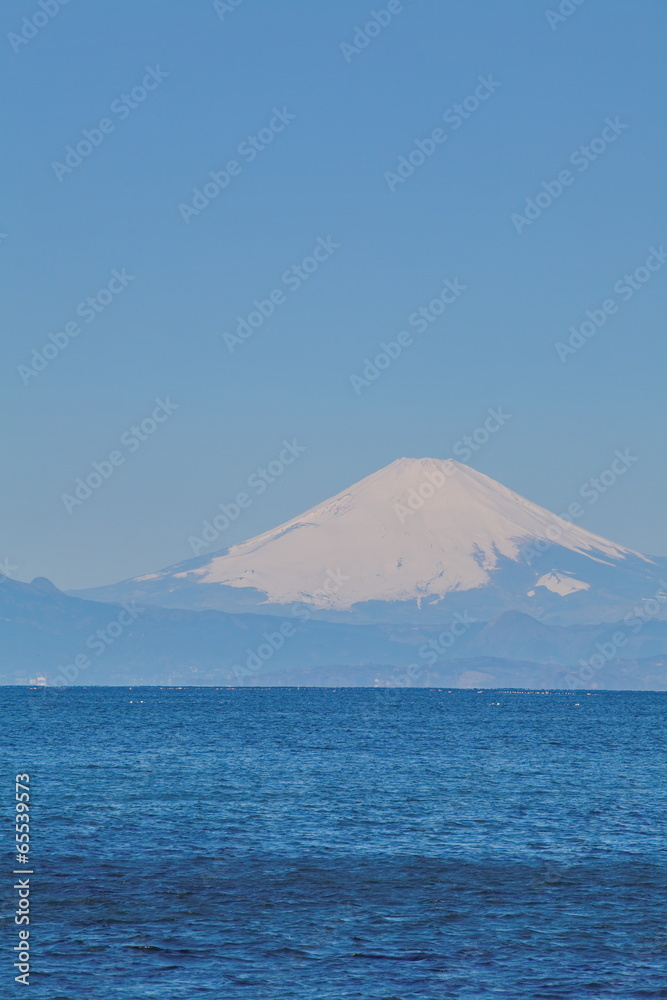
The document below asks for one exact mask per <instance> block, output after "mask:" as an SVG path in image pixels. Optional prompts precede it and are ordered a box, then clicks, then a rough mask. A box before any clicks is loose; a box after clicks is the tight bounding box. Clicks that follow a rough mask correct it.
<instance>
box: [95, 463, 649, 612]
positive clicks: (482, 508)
mask: <svg viewBox="0 0 667 1000" xmlns="http://www.w3.org/2000/svg"><path fill="white" fill-rule="evenodd" d="M582 511H583V508H582ZM660 572H663V573H664V570H662V571H661V570H660V569H659V567H658V565H657V564H656V563H655V562H654V561H652V560H650V559H647V558H646V557H645V556H642V555H640V554H639V553H637V552H633V551H632V550H631V549H627V548H624V547H623V546H620V545H616V544H614V543H613V542H610V541H607V540H606V539H604V538H600V537H599V536H597V535H593V534H591V533H590V532H588V531H586V530H585V529H584V528H582V527H580V526H579V525H578V524H572V523H570V522H568V521H566V520H563V519H561V518H559V517H557V516H556V515H554V514H551V513H550V512H549V511H547V510H545V509H544V508H542V507H539V506H538V505H537V504H534V503H531V502H530V501H529V500H526V499H525V498H524V497H522V496H520V495H519V494H517V493H514V492H513V491H512V490H510V489H507V487H505V486H502V485H501V484H500V483H498V482H496V481H495V480H493V479H491V478H490V477H489V476H485V475H484V474H483V473H481V472H477V471H476V470H475V469H471V468H470V467H469V466H467V465H463V464H462V463H461V462H455V461H452V460H449V459H446V460H443V459H436V458H399V459H396V461H394V462H391V464H390V465H387V466H385V467H384V468H382V469H379V470H378V471H377V472H374V473H372V474H371V475H369V476H366V477H365V478H364V479H361V480H360V481H359V482H357V483H354V484H353V485H352V486H350V487H348V489H346V490H342V491H341V492H340V493H337V494H336V495H335V496H333V497H331V498H329V499H328V500H325V501H323V502H322V503H319V504H317V505H316V506H315V507H312V508H311V509H310V510H308V511H306V512H305V513H303V514H300V515H299V516H298V517H295V518H293V519H292V520H290V521H286V522H285V523H284V524H280V525H278V527H276V528H272V529H271V530H270V531H266V532H264V533H263V534H261V535H257V536H256V537H254V538H250V539H249V540H248V541H245V542H243V543H241V544H239V545H233V546H231V547H230V548H229V549H226V550H224V551H222V552H218V553H214V554H212V555H210V556H199V557H197V558H195V559H190V560H187V561H186V562H183V563H180V564H178V565H176V566H171V567H169V568H168V569H166V570H163V571H162V572H159V573H153V574H150V575H149V576H144V577H139V578H137V579H135V580H128V581H125V582H124V583H121V584H117V585H114V586H109V587H101V588H98V589H97V590H93V591H86V592H83V595H82V596H86V597H92V598H93V599H97V600H107V601H108V600H125V599H128V598H134V599H136V600H140V601H143V602H145V603H154V604H162V605H166V606H170V607H184V608H195V609H201V608H215V609H218V610H223V611H231V610H235V611H239V610H240V611H255V612H269V613H272V614H288V613H289V606H291V605H292V604H294V603H297V602H298V603H299V604H304V603H305V604H306V605H308V606H309V607H310V608H311V609H312V610H313V613H316V614H319V615H320V616H325V617H326V616H328V617H330V618H334V619H339V618H341V617H343V618H348V619H351V620H356V621H371V620H375V621H398V620H402V621H408V622H422V621H448V620H451V616H452V615H453V614H456V613H461V612H464V611H465V612H466V614H468V613H472V614H474V615H475V617H476V618H477V619H481V620H489V619H490V618H492V617H494V616H495V615H497V614H500V613H502V612H504V611H508V610H511V611H520V612H522V613H526V614H530V615H533V616H535V617H538V618H543V620H552V621H562V622H565V621H569V622H573V621H591V620H596V621H601V620H611V621H613V620H618V619H620V618H621V617H623V615H624V614H625V613H626V612H627V611H629V610H631V609H632V608H633V606H635V605H636V602H637V601H638V600H641V599H645V598H646V596H647V595H648V596H651V595H652V594H653V592H654V591H655V586H656V585H655V581H657V580H658V578H659V573H660Z"/></svg>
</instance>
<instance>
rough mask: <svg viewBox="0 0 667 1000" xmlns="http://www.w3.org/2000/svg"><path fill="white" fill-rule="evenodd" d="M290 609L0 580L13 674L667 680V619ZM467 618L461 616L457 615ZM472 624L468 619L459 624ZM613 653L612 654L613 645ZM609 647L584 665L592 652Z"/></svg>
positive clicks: (96, 679) (664, 685)
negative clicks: (455, 617)
mask: <svg viewBox="0 0 667 1000" xmlns="http://www.w3.org/2000/svg"><path fill="white" fill-rule="evenodd" d="M296 610H297V611H298V614H294V615H293V614H291V613H289V614H287V615H286V616H285V617H283V618H282V619H276V618H275V617H272V616H268V615H258V614H248V615H235V614H226V613H224V612H219V611H199V612H198V611H184V610H176V609H167V608H159V607H149V606H143V607H142V606H141V605H139V604H135V603H133V602H131V601H130V602H125V605H114V604H103V603H101V602H99V601H86V600H82V599H80V598H76V597H70V596H68V595H67V594H64V593H62V592H61V591H59V590H57V588H55V587H54V586H53V584H51V583H49V582H48V581H46V580H42V579H38V580H34V581H33V582H32V583H31V584H26V583H18V582H16V581H13V580H7V579H5V580H4V581H3V582H2V583H0V685H4V684H21V683H23V684H26V683H28V680H29V679H30V677H35V676H36V675H38V674H45V675H46V678H47V682H48V685H49V687H48V688H47V691H48V692H49V693H50V692H52V691H53V690H54V689H55V688H57V687H58V686H65V687H67V686H69V685H70V684H75V685H91V684H121V685H127V686H131V685H141V684H176V685H187V684H204V685H218V686H229V685H232V686H236V685H253V686H269V685H271V686H274V685H284V684H293V685H316V686H333V687H348V686H352V687H354V686H368V687H434V686H447V687H477V688H489V687H509V686H512V687H521V688H547V689H548V688H570V687H577V688H580V689H581V688H611V689H629V690H659V691H665V690H667V623H665V622H659V621H651V622H648V623H646V625H645V626H644V627H643V628H640V629H634V628H632V627H627V628H626V629H625V633H626V634H625V635H624V641H623V642H622V643H619V642H618V635H619V629H618V626H617V625H611V626H610V625H588V626H557V625H546V624H544V623H543V622H537V621H535V620H534V619H531V618H528V617H527V616H525V615H521V614H517V613H515V612H508V613H505V614H503V615H501V616H500V617H499V618H498V619H496V620H495V621H493V622H488V623H487V622H478V623H465V624H466V628H465V629H463V630H462V631H461V634H459V635H458V636H456V635H455V634H454V633H453V632H452V633H451V635H452V636H454V641H452V642H450V641H448V635H449V634H450V631H451V630H446V631H445V630H443V629H442V626H433V625H426V626H414V625H400V624H399V625H379V624H368V625H356V624H345V623H333V622H327V621H320V620H317V619H315V618H314V617H312V618H311V617H309V616H308V611H307V610H306V609H304V608H302V607H300V608H298V609H296ZM452 624H456V623H452ZM458 624H460V622H459V623H458ZM600 651H602V653H603V654H604V655H601V652H600ZM591 657H597V660H593V661H592V662H593V663H594V664H595V663H597V662H599V661H600V660H602V661H603V662H602V665H601V666H599V667H596V669H594V670H593V669H589V670H587V671H584V675H583V676H582V675H581V661H582V660H587V659H590V658H591Z"/></svg>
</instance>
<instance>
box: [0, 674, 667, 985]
mask: <svg viewBox="0 0 667 1000" xmlns="http://www.w3.org/2000/svg"><path fill="white" fill-rule="evenodd" d="M0 702H1V712H0V714H1V716H2V718H1V723H2V728H1V732H2V734H3V735H2V774H3V781H2V795H3V799H2V810H1V815H2V830H3V858H4V861H5V864H4V887H3V892H2V942H3V947H2V949H1V950H0V996H1V997H3V998H4V997H9V998H13V997H20V996H24V997H25V996H28V997H33V998H38V1000H42V998H44V1000H65V998H67V1000H98V998H99V1000H143V998H148V997H154V998H160V1000H194V998H198V997H202V998H207V997H210V998H215V1000H240V998H244V1000H348V998H361V1000H441V998H456V1000H480V998H486V997H488V998H498V997H506V998H509V1000H524V998H526V1000H527V998H531V1000H532V998H536V1000H537V998H540V1000H561V998H562V1000H565V998H567V1000H579V998H582V1000H583V998H594V1000H606V998H609V1000H611V998H623V1000H630V998H658V997H667V964H666V962H665V960H666V958H667V934H666V932H665V917H666V915H667V879H666V878H665V867H666V866H665V862H666V858H665V843H666V841H665V818H666V814H667V781H666V780H665V779H666V775H665V770H666V761H667V755H666V753H665V749H666V747H665V743H666V739H665V714H666V709H667V695H666V694H650V693H640V694H634V693H626V692H618V693H615V692H595V693H593V694H590V695H589V694H586V693H585V692H574V693H565V692H554V693H551V694H542V693H510V692H499V691H488V690H485V691H481V692H477V691H452V692H449V691H447V690H443V691H429V690H417V689H401V690H391V689H384V690H368V689H339V690H335V691H334V690H326V689H303V688H302V689H301V690H295V689H280V688H274V689H259V688H245V689H233V690H225V689H221V690H217V689H215V690H214V689H207V688H189V689H182V690H179V689H169V688H165V689H160V688H134V689H127V688H89V689H83V688H71V689H69V690H65V691H62V692H60V693H58V694H57V695H54V694H53V693H51V692H49V691H48V690H47V691H44V690H42V691H39V690H28V689H22V688H3V689H0ZM18 772H29V773H30V777H31V782H30V786H31V790H32V791H31V806H32V812H31V822H32V840H31V848H32V851H31V855H30V858H31V867H32V866H34V872H35V875H34V876H32V877H31V890H32V895H31V923H30V934H31V937H30V941H31V952H32V960H31V962H32V972H31V985H30V986H29V987H25V986H22V985H18V984H15V983H14V981H13V976H14V970H13V969H12V961H13V959H12V958H10V957H9V956H10V955H12V954H13V953H12V951H11V948H12V947H13V946H14V944H15V939H16V931H17V928H16V927H15V925H14V923H13V914H14V909H15V899H14V890H13V889H12V884H13V879H14V878H15V876H13V875H12V874H11V872H12V870H13V869H14V868H16V867H17V865H16V863H15V861H14V853H13V851H12V845H13V836H14V827H13V809H14V774H15V773H18Z"/></svg>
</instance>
